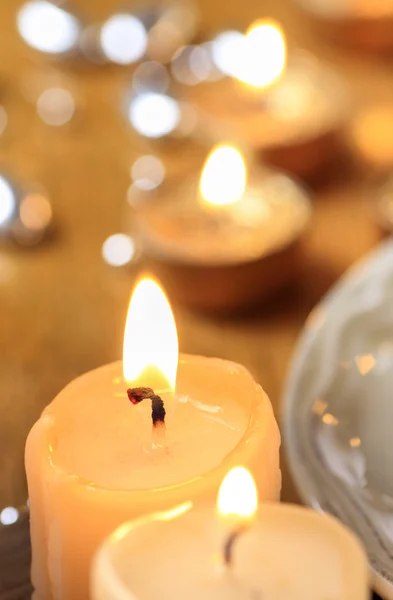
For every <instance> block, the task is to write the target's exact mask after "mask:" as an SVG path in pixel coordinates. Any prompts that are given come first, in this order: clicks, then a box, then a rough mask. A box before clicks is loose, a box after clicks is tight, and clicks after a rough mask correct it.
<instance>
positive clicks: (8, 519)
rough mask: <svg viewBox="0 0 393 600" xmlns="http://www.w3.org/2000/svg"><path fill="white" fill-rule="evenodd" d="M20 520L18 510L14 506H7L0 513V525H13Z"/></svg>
mask: <svg viewBox="0 0 393 600" xmlns="http://www.w3.org/2000/svg"><path fill="white" fill-rule="evenodd" d="M18 518H19V511H18V509H16V508H14V507H13V506H7V507H6V508H3V510H2V511H1V512H0V523H1V524H2V525H13V524H14V523H16V522H17V520H18Z"/></svg>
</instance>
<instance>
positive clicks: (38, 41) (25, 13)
mask: <svg viewBox="0 0 393 600" xmlns="http://www.w3.org/2000/svg"><path fill="white" fill-rule="evenodd" d="M17 24H18V30H19V33H20V35H21V36H22V38H23V39H24V41H25V42H26V43H27V44H28V45H29V46H32V47H33V48H36V49H37V50H40V51H41V52H48V53H51V54H61V53H63V52H68V51H69V50H71V49H72V48H73V47H75V45H76V44H77V41H78V38H79V34H80V24H79V21H78V20H77V19H76V18H75V17H74V16H73V15H71V14H69V13H68V12H66V11H65V10H63V9H61V8H59V7H58V6H55V5H54V4H52V3H51V2H46V1H45V0H36V1H34V0H33V1H32V2H27V3H26V4H24V5H23V6H22V8H21V9H20V11H19V13H18V18H17Z"/></svg>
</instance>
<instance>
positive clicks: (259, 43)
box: [235, 20, 287, 88]
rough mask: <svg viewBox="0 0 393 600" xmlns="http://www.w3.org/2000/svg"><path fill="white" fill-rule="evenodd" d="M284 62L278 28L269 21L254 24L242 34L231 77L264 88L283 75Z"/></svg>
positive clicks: (281, 36) (282, 41)
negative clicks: (242, 39) (236, 62)
mask: <svg viewBox="0 0 393 600" xmlns="http://www.w3.org/2000/svg"><path fill="white" fill-rule="evenodd" d="M286 58H287V52H286V44H285V36H284V32H283V30H282V28H281V26H280V25H279V24H278V23H276V22H275V21H271V20H263V21H256V22H255V23H253V24H252V25H251V26H250V28H249V29H248V31H247V32H246V36H245V38H244V43H243V52H242V54H241V61H239V63H238V65H237V69H236V73H235V75H236V77H237V79H239V80H240V81H242V82H243V83H246V84H247V85H250V86H253V87H256V88H266V87H269V86H271V85H272V84H273V83H274V82H275V81H277V79H279V78H280V76H281V75H282V74H283V73H284V70H285V65H286Z"/></svg>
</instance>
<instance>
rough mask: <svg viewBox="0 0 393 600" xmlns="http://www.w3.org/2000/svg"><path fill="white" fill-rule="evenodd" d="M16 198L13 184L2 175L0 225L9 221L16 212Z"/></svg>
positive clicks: (0, 178)
mask: <svg viewBox="0 0 393 600" xmlns="http://www.w3.org/2000/svg"><path fill="white" fill-rule="evenodd" d="M15 208H16V199H15V194H14V192H13V189H12V187H11V185H10V184H9V183H8V181H7V180H6V179H5V178H4V177H3V176H2V175H0V226H1V225H4V224H5V223H7V222H8V221H9V220H10V219H11V217H12V215H13V214H14V212H15Z"/></svg>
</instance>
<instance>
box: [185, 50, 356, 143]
mask: <svg viewBox="0 0 393 600" xmlns="http://www.w3.org/2000/svg"><path fill="white" fill-rule="evenodd" d="M193 93H194V94H197V98H196V102H197V104H198V106H199V107H200V109H201V110H202V111H203V112H204V113H205V114H206V115H208V116H209V117H210V118H212V123H211V126H212V127H213V129H214V120H217V122H221V123H222V122H225V123H227V125H228V126H230V127H231V129H232V131H233V133H234V134H235V135H238V136H239V138H240V139H243V140H244V141H245V142H247V143H248V144H249V145H250V146H251V147H253V148H256V149H258V150H260V149H263V148H264V147H271V146H275V145H285V144H286V143H293V142H294V141H296V142H299V141H306V140H308V139H312V138H313V137H315V136H316V135H322V134H323V133H325V132H328V131H330V130H331V129H332V128H336V127H337V125H338V123H341V122H342V121H343V120H344V118H345V117H346V115H347V111H348V91H347V89H346V86H345V85H344V84H343V82H342V81H341V79H340V77H339V76H338V75H337V74H336V73H335V72H334V71H333V70H332V69H331V68H330V67H328V66H326V65H322V64H321V63H319V62H318V61H317V59H316V58H315V57H313V56H312V55H311V54H308V53H307V52H300V51H298V52H297V53H296V54H295V55H292V56H291V55H290V57H289V62H288V66H287V68H286V71H285V73H284V74H283V75H282V77H281V78H280V79H279V80H278V82H277V83H276V84H273V85H272V86H271V88H270V89H268V90H265V91H264V90H259V89H258V88H252V87H251V86H246V85H245V84H242V83H240V82H238V81H236V80H234V79H232V78H225V79H223V80H222V81H220V82H218V83H214V84H206V85H201V86H200V90H199V91H198V89H197V90H195V91H194V92H193Z"/></svg>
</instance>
